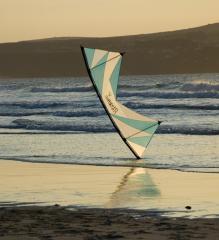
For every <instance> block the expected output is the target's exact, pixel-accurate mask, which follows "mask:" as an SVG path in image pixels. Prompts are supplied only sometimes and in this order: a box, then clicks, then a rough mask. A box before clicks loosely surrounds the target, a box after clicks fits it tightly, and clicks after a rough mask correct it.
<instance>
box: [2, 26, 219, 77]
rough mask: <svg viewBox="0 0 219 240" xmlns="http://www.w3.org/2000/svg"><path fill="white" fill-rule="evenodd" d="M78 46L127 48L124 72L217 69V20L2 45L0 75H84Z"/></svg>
mask: <svg viewBox="0 0 219 240" xmlns="http://www.w3.org/2000/svg"><path fill="white" fill-rule="evenodd" d="M80 45H84V46H89V47H96V48H103V49H110V50H114V51H122V52H126V54H125V55H124V62H123V66H122V74H123V75H142V74H171V73H207V72H208V73H210V72H219V23H215V24H210V25H206V26H202V27H197V28H191V29H184V30H178V31H171V32H162V33H153V34H142V35H133V36H121V37H107V38H80V37H77V38H66V37H65V38H50V39H41V40H33V41H23V42H16V43H2V44H0V76H7V77H40V76H48V77H53V76H54V77H58V76H82V75H86V71H85V66H84V63H83V59H82V55H81V52H80Z"/></svg>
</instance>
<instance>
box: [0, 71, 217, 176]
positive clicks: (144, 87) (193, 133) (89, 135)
mask: <svg viewBox="0 0 219 240" xmlns="http://www.w3.org/2000/svg"><path fill="white" fill-rule="evenodd" d="M118 100H119V101H120V102H122V103H123V104H124V105H126V106H127V107H129V108H132V109H133V110H135V111H137V112H139V113H140V114H143V115H145V116H149V117H151V118H155V119H157V120H161V121H163V123H162V125H161V126H160V127H159V129H158V131H157V134H155V136H154V138H153V139H152V141H151V143H150V145H149V146H148V148H147V150H146V152H145V155H144V158H143V159H141V160H138V161H137V160H136V159H135V157H134V156H133V155H132V153H131V152H130V150H129V149H128V148H127V147H126V146H125V144H124V143H123V141H122V140H121V139H120V137H119V136H118V134H117V133H116V132H115V129H114V127H113V126H112V124H111V122H110V120H109V119H108V117H107V115H106V113H105V111H104V109H103V108H102V106H101V104H100V102H99V100H98V98H97V96H96V93H95V91H94V89H93V86H92V84H91V82H90V80H89V79H88V78H85V77H81V78H75V77H69V78H20V79H10V78H7V79H6V78H1V79H0V159H15V160H21V161H31V162H54V163H70V164H91V165H111V166H114V165H115V166H133V167H135V166H140V167H147V168H148V167H149V168H167V169H178V170H182V171H197V172H215V173H219V147H218V145H219V74H192V75H191V74H183V75H156V76H148V75H147V76H126V77H121V79H120V83H119V87H118Z"/></svg>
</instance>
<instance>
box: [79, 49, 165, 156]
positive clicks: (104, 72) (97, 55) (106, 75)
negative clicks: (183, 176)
mask: <svg viewBox="0 0 219 240" xmlns="http://www.w3.org/2000/svg"><path fill="white" fill-rule="evenodd" d="M81 50H82V54H83V57H84V60H85V64H86V68H87V72H88V74H89V77H90V79H91V81H92V83H93V86H94V88H95V90H96V93H97V95H98V97H99V99H100V101H101V103H102V105H103V107H104V109H105V110H106V113H107V114H108V116H109V118H110V120H111V121H112V123H113V125H114V127H115V129H116V130H117V132H118V133H119V135H120V136H121V138H122V140H123V141H124V142H125V144H126V145H127V146H128V147H129V149H130V150H131V151H132V153H133V154H134V155H135V157H136V158H138V159H140V158H141V157H142V155H143V154H144V151H145V149H146V148H147V146H148V144H149V143H150V141H151V139H152V137H153V135H154V133H155V131H156V129H157V128H158V126H159V125H160V123H161V121H157V120H154V119H151V118H148V117H145V116H143V115H140V114H138V113H136V112H134V111H133V110H131V109H129V108H127V107H125V106H124V105H122V104H121V103H120V102H119V101H117V98H116V94H117V86H118V80H119V72H120V66H121V61H122V56H123V53H119V52H109V51H105V50H100V49H93V48H84V47H81Z"/></svg>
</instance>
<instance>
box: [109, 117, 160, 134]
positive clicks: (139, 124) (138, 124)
mask: <svg viewBox="0 0 219 240" xmlns="http://www.w3.org/2000/svg"><path fill="white" fill-rule="evenodd" d="M113 117H115V118H117V119H118V120H120V121H122V122H123V123H125V124H127V125H129V126H130V127H133V128H136V129H138V130H142V131H144V130H146V129H147V128H150V127H152V126H154V124H156V123H154V122H145V121H140V120H135V119H130V118H125V117H122V116H119V115H115V114H113Z"/></svg>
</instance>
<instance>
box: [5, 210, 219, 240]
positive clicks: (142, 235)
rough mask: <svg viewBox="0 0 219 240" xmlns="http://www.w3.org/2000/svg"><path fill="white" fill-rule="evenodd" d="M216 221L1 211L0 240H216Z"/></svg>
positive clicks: (122, 214)
mask: <svg viewBox="0 0 219 240" xmlns="http://www.w3.org/2000/svg"><path fill="white" fill-rule="evenodd" d="M218 228H219V219H196V220H194V219H193V220H191V219H185V218H176V219H175V218H162V217H156V216H150V214H149V213H148V212H147V211H137V210H121V209H119V210H118V209H116V210H115V209H74V210H72V211H69V210H66V209H65V208H62V207H59V206H53V207H36V206H35V207H20V208H0V240H15V239H16V240H27V239H28V240H37V239H54V240H58V239H59V240H67V239H69V240H70V239H75V240H77V239H83V240H84V239H85V240H99V239H101V240H102V239H130V240H133V239H150V240H153V239H158V240H162V239H184V240H187V239H188V240H189V239H212V240H216V239H219V231H218Z"/></svg>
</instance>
